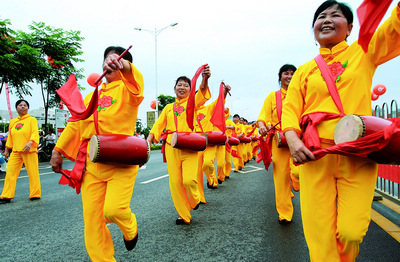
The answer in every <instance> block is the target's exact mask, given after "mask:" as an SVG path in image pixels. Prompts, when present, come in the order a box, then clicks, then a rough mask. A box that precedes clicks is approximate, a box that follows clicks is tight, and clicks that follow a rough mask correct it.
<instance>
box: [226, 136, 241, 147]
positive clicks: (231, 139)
mask: <svg viewBox="0 0 400 262" xmlns="http://www.w3.org/2000/svg"><path fill="white" fill-rule="evenodd" d="M228 144H229V145H231V146H237V145H239V144H240V141H239V139H237V138H236V137H233V136H231V137H228Z"/></svg>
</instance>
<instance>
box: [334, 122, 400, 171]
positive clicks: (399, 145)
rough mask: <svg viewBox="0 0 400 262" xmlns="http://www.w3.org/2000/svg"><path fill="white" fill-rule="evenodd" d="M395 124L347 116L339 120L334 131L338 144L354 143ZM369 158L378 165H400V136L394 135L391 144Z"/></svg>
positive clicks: (371, 154)
mask: <svg viewBox="0 0 400 262" xmlns="http://www.w3.org/2000/svg"><path fill="white" fill-rule="evenodd" d="M392 123H393V122H391V121H389V120H386V119H383V118H379V117H375V116H358V115H347V116H344V117H343V118H341V119H340V120H339V122H338V123H337V125H336V127H335V131H334V140H335V143H336V144H340V143H344V142H348V141H353V140H356V139H358V138H361V137H364V136H366V135H370V134H373V133H376V132H378V131H381V130H383V129H384V128H385V127H387V126H390V125H391V124H392ZM368 158H370V159H371V160H373V161H375V162H377V163H378V164H400V134H399V133H395V134H393V136H392V138H391V139H390V141H389V144H388V145H387V146H385V147H384V148H382V149H380V150H378V151H375V152H373V153H370V154H369V155H368Z"/></svg>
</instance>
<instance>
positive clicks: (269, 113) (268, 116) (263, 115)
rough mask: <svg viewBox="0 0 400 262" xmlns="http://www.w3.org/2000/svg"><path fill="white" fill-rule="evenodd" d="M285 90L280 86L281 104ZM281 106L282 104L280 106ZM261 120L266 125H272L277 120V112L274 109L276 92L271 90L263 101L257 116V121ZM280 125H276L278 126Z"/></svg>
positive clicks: (284, 96)
mask: <svg viewBox="0 0 400 262" xmlns="http://www.w3.org/2000/svg"><path fill="white" fill-rule="evenodd" d="M286 93H287V91H286V90H285V89H283V88H281V97H282V105H283V103H284V101H285V99H286ZM282 107H283V106H282ZM258 121H261V122H263V123H264V124H265V125H266V126H267V125H271V126H274V125H276V124H277V123H278V122H279V118H278V112H277V110H276V92H271V93H269V95H268V96H267V98H266V99H265V101H264V104H263V107H262V109H261V111H260V115H259V116H258V119H257V122H258ZM279 127H280V125H278V126H277V128H279Z"/></svg>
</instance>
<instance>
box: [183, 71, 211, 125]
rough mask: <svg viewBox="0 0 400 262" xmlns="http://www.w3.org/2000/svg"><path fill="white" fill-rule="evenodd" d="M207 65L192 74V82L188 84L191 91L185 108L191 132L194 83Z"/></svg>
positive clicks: (194, 92) (194, 93)
mask: <svg viewBox="0 0 400 262" xmlns="http://www.w3.org/2000/svg"><path fill="white" fill-rule="evenodd" d="M207 65H208V64H205V65H202V66H200V67H199V69H197V71H196V73H195V74H194V77H193V78H192V81H191V82H190V85H191V90H190V94H189V98H188V102H187V106H186V122H187V124H188V126H189V128H190V129H192V130H193V128H194V126H193V118H194V109H195V96H196V82H197V78H199V76H200V74H201V72H202V71H203V69H204V68H205V67H206V66H207Z"/></svg>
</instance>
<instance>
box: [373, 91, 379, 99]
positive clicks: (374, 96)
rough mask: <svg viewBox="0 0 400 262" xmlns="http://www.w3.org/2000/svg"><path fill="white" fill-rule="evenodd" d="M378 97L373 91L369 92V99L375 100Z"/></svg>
mask: <svg viewBox="0 0 400 262" xmlns="http://www.w3.org/2000/svg"><path fill="white" fill-rule="evenodd" d="M378 98H379V95H377V94H375V93H374V92H372V93H371V100H372V101H376V100H377V99H378Z"/></svg>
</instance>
